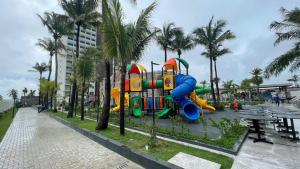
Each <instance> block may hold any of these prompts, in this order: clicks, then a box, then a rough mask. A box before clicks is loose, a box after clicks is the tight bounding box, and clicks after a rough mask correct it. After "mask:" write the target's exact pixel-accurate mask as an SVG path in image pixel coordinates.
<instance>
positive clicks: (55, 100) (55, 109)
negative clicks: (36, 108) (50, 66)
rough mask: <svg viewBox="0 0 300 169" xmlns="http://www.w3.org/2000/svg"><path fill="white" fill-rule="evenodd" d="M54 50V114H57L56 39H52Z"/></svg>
mask: <svg viewBox="0 0 300 169" xmlns="http://www.w3.org/2000/svg"><path fill="white" fill-rule="evenodd" d="M54 48H55V91H54V110H53V111H54V112H57V88H58V87H57V76H58V58H57V38H55V39H54ZM51 105H52V104H51Z"/></svg>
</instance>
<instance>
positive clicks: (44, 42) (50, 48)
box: [36, 38, 65, 80]
mask: <svg viewBox="0 0 300 169" xmlns="http://www.w3.org/2000/svg"><path fill="white" fill-rule="evenodd" d="M36 45H37V46H39V47H41V48H42V49H44V50H45V51H47V52H49V56H50V57H49V64H48V66H49V67H48V71H49V74H48V80H50V78H51V73H52V57H53V55H54V53H55V50H56V48H57V51H58V52H59V51H60V50H62V49H65V46H64V44H63V43H62V42H61V40H60V39H58V40H57V44H56V47H55V42H54V41H53V40H52V39H51V38H44V39H38V43H37V44H36Z"/></svg>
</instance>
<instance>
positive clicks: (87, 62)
mask: <svg viewBox="0 0 300 169" xmlns="http://www.w3.org/2000/svg"><path fill="white" fill-rule="evenodd" d="M93 57H94V52H93V49H87V50H86V51H84V54H83V56H82V57H80V58H79V59H78V60H77V62H76V74H77V76H78V80H79V81H80V82H81V104H80V111H81V120H84V93H85V91H86V88H88V86H86V84H89V81H90V80H91V79H92V78H93V77H94V71H95V70H94V69H95V68H94V58H93Z"/></svg>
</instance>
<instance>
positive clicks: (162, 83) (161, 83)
mask: <svg viewBox="0 0 300 169" xmlns="http://www.w3.org/2000/svg"><path fill="white" fill-rule="evenodd" d="M163 85H164V82H163V80H156V88H157V89H161V88H163Z"/></svg>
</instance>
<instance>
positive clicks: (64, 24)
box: [38, 12, 71, 112]
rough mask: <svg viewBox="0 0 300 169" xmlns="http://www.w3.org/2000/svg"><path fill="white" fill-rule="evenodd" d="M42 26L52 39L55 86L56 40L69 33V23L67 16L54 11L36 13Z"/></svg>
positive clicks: (56, 67)
mask: <svg viewBox="0 0 300 169" xmlns="http://www.w3.org/2000/svg"><path fill="white" fill-rule="evenodd" d="M38 17H39V18H40V19H41V21H42V23H43V24H44V26H46V27H47V29H48V31H49V32H50V34H51V35H52V37H53V39H54V49H55V50H54V54H55V65H56V66H55V87H56V88H57V77H58V58H57V54H58V43H59V42H58V41H59V40H60V38H61V37H62V36H63V35H69V34H70V31H71V24H70V23H69V22H68V18H67V17H66V16H64V15H61V14H57V13H54V12H51V13H49V12H45V13H44V17H42V16H41V15H38ZM56 95H57V93H55V94H54V112H56V111H57V97H56Z"/></svg>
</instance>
